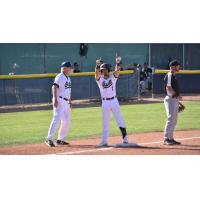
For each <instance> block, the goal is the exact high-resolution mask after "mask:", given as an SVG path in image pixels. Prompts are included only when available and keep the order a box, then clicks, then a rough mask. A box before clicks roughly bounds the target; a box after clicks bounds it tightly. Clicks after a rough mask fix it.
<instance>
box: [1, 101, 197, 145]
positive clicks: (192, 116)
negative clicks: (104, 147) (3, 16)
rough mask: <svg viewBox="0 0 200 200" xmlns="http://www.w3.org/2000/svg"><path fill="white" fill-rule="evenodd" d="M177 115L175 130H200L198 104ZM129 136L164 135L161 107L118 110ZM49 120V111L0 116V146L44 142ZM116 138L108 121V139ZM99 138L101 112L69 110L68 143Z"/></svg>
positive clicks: (151, 105) (113, 125)
mask: <svg viewBox="0 0 200 200" xmlns="http://www.w3.org/2000/svg"><path fill="white" fill-rule="evenodd" d="M185 105H186V110H185V112H183V113H181V114H180V115H179V121H178V124H177V128H176V129H177V130H192V129H193V130H195V129H199V130H200V117H199V115H200V102H186V103H185ZM121 111H122V115H123V117H124V119H125V123H126V125H127V130H128V132H131V133H140V132H151V131H163V128H164V125H165V120H166V115H165V110H164V105H163V104H162V103H158V104H137V105H123V106H121ZM51 119H52V111H31V112H16V113H5V114H0V146H6V145H13V144H28V143H38V142H43V140H44V139H45V137H46V135H47V131H48V127H49V124H50V122H51ZM116 134H119V129H118V127H117V126H116V122H115V121H114V118H113V117H111V127H110V135H116ZM96 136H99V137H100V136H101V108H100V107H91V108H76V109H73V110H72V121H71V128H70V132H69V137H68V138H69V139H80V138H89V137H90V138H92V137H96Z"/></svg>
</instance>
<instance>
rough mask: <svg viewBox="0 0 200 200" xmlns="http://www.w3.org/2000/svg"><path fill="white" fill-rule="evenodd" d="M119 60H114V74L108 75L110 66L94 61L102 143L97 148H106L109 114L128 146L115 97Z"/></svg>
mask: <svg viewBox="0 0 200 200" xmlns="http://www.w3.org/2000/svg"><path fill="white" fill-rule="evenodd" d="M120 59H121V58H120ZM120 59H118V60H117V59H116V67H115V71H114V73H110V67H111V66H110V65H109V64H107V63H103V64H102V60H97V61H96V64H97V65H96V68H95V79H96V82H97V85H98V87H99V89H100V93H101V98H102V142H101V144H100V145H99V147H106V146H108V135H109V127H110V112H112V113H113V115H114V117H115V120H116V122H117V124H118V126H119V129H120V130H121V133H122V139H123V143H124V144H128V135H127V132H126V126H125V123H124V120H123V118H122V116H121V112H120V105H119V102H118V100H117V97H116V82H117V79H118V77H119V74H120V64H121V61H120Z"/></svg>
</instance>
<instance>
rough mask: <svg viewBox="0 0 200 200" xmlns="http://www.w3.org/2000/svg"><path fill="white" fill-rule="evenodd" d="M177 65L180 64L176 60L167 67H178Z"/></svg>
mask: <svg viewBox="0 0 200 200" xmlns="http://www.w3.org/2000/svg"><path fill="white" fill-rule="evenodd" d="M178 65H180V62H179V61H177V60H172V61H171V62H170V63H169V66H170V67H173V66H178Z"/></svg>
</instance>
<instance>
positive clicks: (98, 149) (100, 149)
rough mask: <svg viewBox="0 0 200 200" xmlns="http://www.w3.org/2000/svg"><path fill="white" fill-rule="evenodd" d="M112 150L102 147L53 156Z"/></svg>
mask: <svg viewBox="0 0 200 200" xmlns="http://www.w3.org/2000/svg"><path fill="white" fill-rule="evenodd" d="M113 148H114V147H104V148H96V149H87V150H81V151H69V152H62V153H57V154H54V155H72V154H79V153H89V152H96V151H107V150H110V149H113Z"/></svg>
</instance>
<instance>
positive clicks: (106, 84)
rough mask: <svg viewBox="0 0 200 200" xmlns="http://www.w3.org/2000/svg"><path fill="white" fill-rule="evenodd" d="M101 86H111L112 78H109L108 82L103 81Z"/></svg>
mask: <svg viewBox="0 0 200 200" xmlns="http://www.w3.org/2000/svg"><path fill="white" fill-rule="evenodd" d="M102 86H103V88H104V89H105V88H109V87H110V86H112V80H109V81H108V82H106V81H103V83H102Z"/></svg>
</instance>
